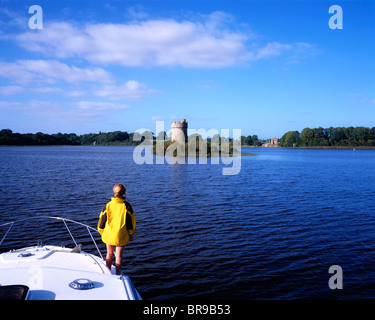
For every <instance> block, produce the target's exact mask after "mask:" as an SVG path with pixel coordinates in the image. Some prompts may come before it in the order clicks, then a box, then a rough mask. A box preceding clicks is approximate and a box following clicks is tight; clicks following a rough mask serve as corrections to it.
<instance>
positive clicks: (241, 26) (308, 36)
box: [0, 0, 375, 138]
mask: <svg viewBox="0 0 375 320" xmlns="http://www.w3.org/2000/svg"><path fill="white" fill-rule="evenodd" d="M34 4H38V5H39V6H40V7H41V8H42V10H43V29H31V28H30V27H29V19H30V18H32V17H33V14H32V13H29V7H30V5H31V4H30V2H29V1H22V0H9V1H7V0H0V48H1V51H0V129H5V128H6V129H11V130H13V132H21V133H26V132H32V133H35V132H38V131H42V132H45V133H57V132H63V133H64V132H67V133H70V132H75V133H77V134H83V133H90V132H99V131H104V132H108V131H115V130H121V131H128V132H134V131H135V130H137V129H140V128H147V129H150V130H151V131H154V132H155V125H156V120H164V121H165V123H166V128H165V129H169V123H170V121H174V120H179V119H181V118H186V119H187V120H188V122H189V126H190V127H191V128H195V129H199V128H204V129H206V130H208V129H211V128H215V129H218V130H220V129H241V130H242V134H243V135H248V134H257V135H258V136H259V137H260V138H270V137H274V136H276V137H281V135H282V134H284V133H285V132H286V131H289V130H299V131H301V130H302V129H303V128H305V127H319V126H322V127H330V126H334V127H336V126H369V127H373V126H375V58H374V57H375V2H374V1H336V2H334V3H332V2H331V1H297V0H295V1H252V0H247V1H246V0H242V1H233V0H231V1H229V0H225V1H224V0H222V1H220V0H204V1H198V0H185V1H181V0H173V1H172V0H171V1H154V0H143V1H115V0H109V1H86V0H74V1H70V0H68V1H67V0H65V1H62V0H53V1H50V0H49V1H42V0H38V1H35V3H34ZM332 4H337V5H340V6H341V8H342V10H343V29H335V30H332V29H330V27H329V24H328V22H329V19H330V18H331V17H332V16H333V14H332V13H331V14H330V13H329V12H328V10H329V7H330V6H331V5H332ZM336 22H337V21H336Z"/></svg>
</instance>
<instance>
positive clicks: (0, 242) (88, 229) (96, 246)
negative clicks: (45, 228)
mask: <svg viewBox="0 0 375 320" xmlns="http://www.w3.org/2000/svg"><path fill="white" fill-rule="evenodd" d="M34 219H54V220H60V221H62V222H63V223H64V225H65V227H66V229H67V230H68V232H69V235H70V237H71V238H72V240H73V242H74V244H75V245H76V246H77V242H76V240H75V238H74V237H73V234H72V232H71V231H70V229H69V227H68V225H67V223H66V222H67V221H68V222H72V223H74V224H77V225H81V226H83V227H86V229H87V232H88V233H89V235H90V237H91V240H92V242H93V244H94V245H95V248H96V250H97V251H98V253H99V255H100V257H101V258H102V259H103V255H102V253H101V252H100V250H99V247H98V245H97V243H96V241H95V239H94V237H93V236H92V233H91V231H90V230H93V231H96V232H98V233H99V231H98V230H96V229H94V228H93V227H90V226H88V225H86V224H84V223H81V222H77V221H74V220H70V219H65V218H60V217H49V216H39V217H31V218H26V219H21V220H15V221H11V222H7V223H3V224H0V227H4V226H7V225H9V228H8V229H7V231H6V232H5V235H4V236H3V238H2V239H1V241H0V246H1V245H2V243H3V241H4V240H5V238H6V236H7V235H8V233H9V231H10V230H11V229H12V227H13V225H14V224H16V223H20V222H23V221H27V220H34ZM103 260H104V259H103Z"/></svg>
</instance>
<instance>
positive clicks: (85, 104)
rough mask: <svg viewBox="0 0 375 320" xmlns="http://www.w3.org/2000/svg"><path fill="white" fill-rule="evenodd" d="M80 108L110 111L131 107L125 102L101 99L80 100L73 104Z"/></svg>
mask: <svg viewBox="0 0 375 320" xmlns="http://www.w3.org/2000/svg"><path fill="white" fill-rule="evenodd" d="M73 105H74V106H75V107H76V108H77V109H78V110H87V111H95V112H96V111H100V112H110V111H118V110H124V109H129V108H130V106H128V105H125V104H115V103H110V102H101V101H79V102H76V103H74V104H73Z"/></svg>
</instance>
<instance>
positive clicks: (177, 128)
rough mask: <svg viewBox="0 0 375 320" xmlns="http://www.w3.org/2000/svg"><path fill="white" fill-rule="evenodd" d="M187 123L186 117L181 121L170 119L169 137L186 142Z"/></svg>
mask: <svg viewBox="0 0 375 320" xmlns="http://www.w3.org/2000/svg"><path fill="white" fill-rule="evenodd" d="M187 129H188V123H187V122H186V119H182V120H181V121H172V123H171V131H172V132H171V138H172V141H179V142H186V141H187V139H188V135H187Z"/></svg>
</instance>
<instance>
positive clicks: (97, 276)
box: [0, 246, 141, 300]
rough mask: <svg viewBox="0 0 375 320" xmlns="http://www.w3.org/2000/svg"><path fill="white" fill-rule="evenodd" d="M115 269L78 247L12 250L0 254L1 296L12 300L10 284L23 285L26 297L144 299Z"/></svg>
mask: <svg viewBox="0 0 375 320" xmlns="http://www.w3.org/2000/svg"><path fill="white" fill-rule="evenodd" d="M114 271H115V270H114V267H113V270H112V272H111V271H110V270H109V269H108V268H107V267H106V265H105V261H104V260H103V259H102V258H101V257H98V256H96V255H92V254H89V253H86V252H84V251H81V250H80V248H79V246H78V247H77V249H69V248H65V247H58V246H35V247H27V248H22V249H19V250H12V251H10V252H6V253H2V254H0V298H5V299H6V298H10V299H11V298H12V294H11V293H10V292H11V289H12V287H9V286H12V285H23V286H24V287H23V288H25V290H26V291H27V295H26V297H24V298H25V299H26V300H118V299H120V300H138V299H141V296H140V295H139V293H138V291H137V290H136V289H135V287H134V286H133V284H132V282H131V281H130V279H129V277H127V276H126V275H124V274H121V275H115V274H114V273H115V272H114ZM1 292H3V293H1ZM4 295H5V296H4ZM7 295H8V296H7Z"/></svg>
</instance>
